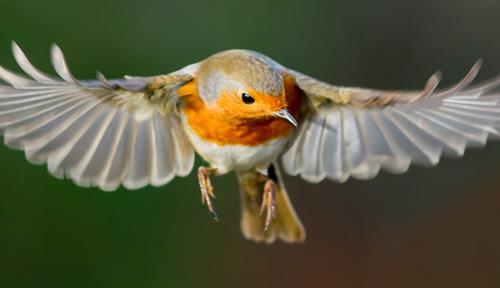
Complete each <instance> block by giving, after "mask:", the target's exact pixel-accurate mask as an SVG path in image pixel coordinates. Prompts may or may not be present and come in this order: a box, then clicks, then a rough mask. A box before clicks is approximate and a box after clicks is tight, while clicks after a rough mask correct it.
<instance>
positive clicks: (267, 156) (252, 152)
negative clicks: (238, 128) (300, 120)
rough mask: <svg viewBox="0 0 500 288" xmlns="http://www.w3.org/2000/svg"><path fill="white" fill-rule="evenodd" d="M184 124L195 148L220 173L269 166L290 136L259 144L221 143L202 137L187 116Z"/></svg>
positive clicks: (260, 168)
mask: <svg viewBox="0 0 500 288" xmlns="http://www.w3.org/2000/svg"><path fill="white" fill-rule="evenodd" d="M182 118H183V119H182V124H183V126H184V130H185V131H186V133H187V135H188V137H189V139H190V140H191V143H192V144H193V146H194V149H195V150H196V152H197V153H198V154H200V156H201V157H202V158H203V159H205V161H207V162H208V163H210V165H211V167H214V168H217V173H218V174H225V173H227V172H230V171H233V170H249V169H252V168H257V169H259V170H263V169H265V168H267V167H268V166H269V164H271V163H272V162H273V161H274V160H276V158H277V157H278V156H279V154H280V153H281V152H282V150H283V147H284V146H285V145H286V142H287V140H288V136H286V137H282V138H277V139H274V140H270V141H268V142H266V143H264V144H260V145H258V146H254V147H252V146H245V145H219V144H216V143H211V142H208V141H206V140H204V139H202V138H200V137H199V136H198V135H196V133H195V132H194V131H193V130H192V129H191V127H189V125H188V124H187V121H186V119H185V117H182Z"/></svg>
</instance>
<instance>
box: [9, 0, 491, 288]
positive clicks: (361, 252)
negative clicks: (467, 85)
mask: <svg viewBox="0 0 500 288" xmlns="http://www.w3.org/2000/svg"><path fill="white" fill-rule="evenodd" d="M0 1H1V2H0V63H2V64H3V65H5V66H6V67H8V68H14V67H15V66H14V62H13V60H12V58H11V56H10V50H9V49H10V40H12V39H15V40H16V41H18V43H19V44H20V46H21V47H23V48H24V50H25V51H26V53H27V54H28V56H30V57H31V59H32V60H33V62H34V63H35V64H37V65H38V66H39V67H40V68H43V70H49V69H50V65H49V57H48V49H49V45H50V44H51V43H52V42H57V43H58V44H59V45H60V46H61V47H62V48H63V50H64V51H65V53H66V56H67V58H68V62H69V63H70V66H71V67H72V70H73V72H74V74H75V75H77V76H78V77H80V78H92V77H94V73H95V70H100V71H102V72H104V73H105V74H106V75H107V76H109V77H119V76H121V75H123V74H133V75H154V74H160V73H166V72H169V71H173V70H174V69H177V68H180V67H182V66H184V65H186V64H189V63H192V62H195V61H198V60H200V59H202V58H204V57H206V56H208V55H210V54H212V53H214V52H217V51H220V50H223V49H229V48H248V49H254V50H257V51H260V52H263V53H265V54H267V55H269V56H271V57H272V58H274V59H276V60H278V61H279V62H281V63H282V64H284V65H286V66H289V67H292V68H295V69H297V70H300V71H303V72H305V73H308V74H310V75H314V76H316V77H319V78H321V79H324V80H328V81H329V82H333V83H337V84H344V85H358V86H369V87H377V88H420V87H422V86H423V84H424V83H425V81H426V79H427V77H428V76H430V75H431V74H432V73H433V72H434V71H435V70H437V69H442V70H443V72H444V75H445V78H444V82H445V84H451V83H452V82H453V81H456V80H458V79H459V77H461V76H463V74H464V73H465V72H466V70H467V69H468V68H469V67H470V66H471V65H472V64H473V63H474V61H475V60H476V59H477V58H479V57H484V60H485V61H484V63H485V65H484V66H483V67H484V68H483V72H482V74H481V75H480V79H482V80H485V79H487V78H491V77H493V76H496V75H498V74H499V72H500V33H499V32H500V29H499V27H500V2H499V1H498V0H477V1H465V0H463V1H450V0H447V1H445V0H437V1H397V0H383V1H359V0H354V1H330V2H329V3H322V2H321V1H290V0H289V1H273V2H271V1H264V0H262V1H199V2H193V1H108V0H106V1H104V0H101V1H95V0H86V1H74V0H65V1H63V0H61V1H38V0H32V1H27V0H16V1H14V0H0ZM49 71H50V70H49ZM499 170H500V143H495V142H492V143H490V144H489V145H488V147H487V148H486V149H485V150H482V151H478V150H473V151H470V152H469V153H468V154H467V155H466V157H465V158H464V159H462V160H443V161H442V163H441V164H440V165H439V167H437V168H433V169H427V168H420V167H415V168H413V169H411V171H410V172H409V173H407V174H404V175H400V176H395V175H389V174H385V173H383V174H382V175H380V177H378V178H376V179H375V180H373V181H367V182H362V181H355V180H354V181H353V180H351V181H349V182H348V183H346V184H342V185H339V184H336V183H331V182H324V183H321V184H320V185H311V184H307V183H305V182H303V181H301V180H300V179H292V178H290V179H287V182H288V186H289V190H290V193H291V197H292V199H293V200H294V203H295V204H296V207H297V209H298V212H299V213H300V215H301V216H302V219H303V221H304V223H305V226H306V227H307V229H308V240H307V242H306V243H305V244H303V245H296V246H290V245H285V244H282V243H278V244H275V245H271V246H268V245H257V244H254V243H252V242H248V241H246V240H244V239H243V238H242V236H241V234H240V231H239V199H238V190H237V185H236V182H235V179H234V176H233V175H228V176H224V177H220V178H218V179H215V183H214V184H215V187H216V193H217V195H218V201H217V208H218V211H219V214H220V217H221V222H220V223H214V222H213V221H212V219H211V217H210V216H209V213H208V212H207V211H206V210H205V209H203V208H202V207H201V205H200V203H199V202H200V199H199V198H200V197H199V191H198V188H197V183H196V180H195V177H194V176H193V175H191V176H189V177H187V178H180V179H175V180H174V181H173V182H172V183H170V184H169V185H167V186H165V187H162V188H159V189H157V188H147V189H141V190H139V191H126V190H123V189H121V190H120V191H117V192H114V193H105V192H101V191H99V190H98V189H82V188H78V187H76V186H75V185H73V184H72V182H71V181H60V180H57V179H54V178H52V177H50V176H49V175H48V173H47V171H46V168H45V167H43V166H38V167H36V166H32V165H31V164H29V163H28V162H27V161H26V160H24V156H23V154H22V153H21V152H19V151H11V150H8V149H6V148H4V147H1V148H0V287H370V288H373V287H419V288H420V287H499V286H500V273H498V272H499V271H500V248H499V247H498V246H499V245H498V244H499V243H500V224H499V222H500V173H499V172H500V171H499Z"/></svg>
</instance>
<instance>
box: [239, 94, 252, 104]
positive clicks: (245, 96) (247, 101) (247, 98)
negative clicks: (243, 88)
mask: <svg viewBox="0 0 500 288" xmlns="http://www.w3.org/2000/svg"><path fill="white" fill-rule="evenodd" d="M241 100H243V103H245V104H252V103H253V102H255V99H254V98H253V97H252V96H250V95H248V94H247V93H242V94H241Z"/></svg>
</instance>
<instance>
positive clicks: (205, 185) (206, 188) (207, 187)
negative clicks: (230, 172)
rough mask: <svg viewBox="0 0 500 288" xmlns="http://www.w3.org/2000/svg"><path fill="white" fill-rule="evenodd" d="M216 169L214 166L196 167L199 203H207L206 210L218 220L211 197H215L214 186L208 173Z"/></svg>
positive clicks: (212, 172)
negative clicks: (199, 194)
mask: <svg viewBox="0 0 500 288" xmlns="http://www.w3.org/2000/svg"><path fill="white" fill-rule="evenodd" d="M216 171H217V169H216V168H210V167H203V166H201V167H199V168H198V182H199V184H200V190H201V204H203V205H205V204H206V205H207V207H208V210H209V211H210V213H212V216H213V217H214V219H215V220H216V221H218V220H219V218H218V217H217V213H216V212H215V208H214V205H213V203H212V199H215V194H214V188H213V187H212V183H211V182H210V174H214V173H215V172H216Z"/></svg>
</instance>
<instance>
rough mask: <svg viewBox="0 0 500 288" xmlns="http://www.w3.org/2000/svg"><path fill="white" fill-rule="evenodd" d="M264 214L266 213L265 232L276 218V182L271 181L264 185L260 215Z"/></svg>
mask: <svg viewBox="0 0 500 288" xmlns="http://www.w3.org/2000/svg"><path fill="white" fill-rule="evenodd" d="M264 212H266V218H265V225H264V231H268V230H269V227H271V223H272V222H273V220H274V219H275V218H276V182H274V181H273V180H271V179H269V180H267V181H266V184H264V194H263V195H262V204H261V206H260V215H261V216H262V215H264Z"/></svg>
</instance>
